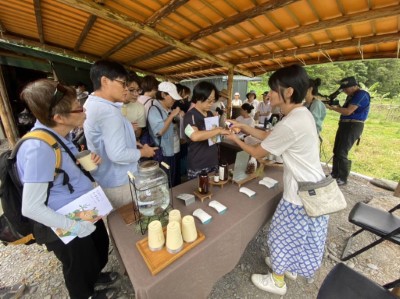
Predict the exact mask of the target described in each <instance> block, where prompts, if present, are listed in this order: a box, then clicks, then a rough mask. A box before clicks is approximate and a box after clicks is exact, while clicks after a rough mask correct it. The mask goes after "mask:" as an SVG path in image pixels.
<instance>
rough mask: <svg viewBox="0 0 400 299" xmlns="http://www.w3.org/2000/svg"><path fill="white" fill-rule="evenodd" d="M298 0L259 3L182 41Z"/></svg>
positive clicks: (190, 40) (209, 33)
mask: <svg viewBox="0 0 400 299" xmlns="http://www.w3.org/2000/svg"><path fill="white" fill-rule="evenodd" d="M296 1H299V0H284V1H282V0H271V1H269V2H266V3H263V4H260V5H257V6H256V7H255V8H251V9H248V10H246V11H243V12H241V13H239V14H236V15H234V16H231V17H229V18H226V19H224V20H223V21H221V22H219V23H217V24H214V25H211V26H208V27H206V28H204V29H202V30H200V31H198V32H195V33H193V34H191V35H189V36H188V37H186V38H184V39H183V40H182V42H183V43H185V44H190V43H191V42H193V41H195V40H197V39H200V38H203V37H205V36H208V35H211V34H213V33H216V32H218V31H221V30H222V29H225V28H228V27H230V26H234V25H236V24H239V23H241V22H244V21H246V20H248V19H251V18H254V17H257V16H259V15H262V14H265V13H266V12H268V11H271V10H275V9H278V8H281V7H283V6H285V5H289V4H291V3H293V2H296ZM172 49H173V48H172ZM172 49H171V47H170V46H167V47H164V48H161V49H159V50H158V55H162V54H165V53H167V52H169V51H171V50H172ZM151 57H152V56H149V55H143V56H140V57H137V58H136V59H135V62H139V61H140V62H141V61H143V60H147V59H150V58H151Z"/></svg>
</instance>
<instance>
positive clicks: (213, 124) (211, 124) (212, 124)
mask: <svg viewBox="0 0 400 299" xmlns="http://www.w3.org/2000/svg"><path fill="white" fill-rule="evenodd" d="M204 124H205V126H206V130H207V131H210V130H212V129H214V128H218V127H219V120H218V116H212V117H206V118H205V119H204ZM219 142H221V135H217V136H214V137H213V138H209V139H208V145H209V146H211V145H213V144H215V143H219Z"/></svg>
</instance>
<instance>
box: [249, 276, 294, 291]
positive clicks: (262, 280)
mask: <svg viewBox="0 0 400 299" xmlns="http://www.w3.org/2000/svg"><path fill="white" fill-rule="evenodd" d="M251 281H252V282H253V284H254V285H255V286H256V287H257V288H259V289H260V290H263V291H266V292H269V293H273V294H277V295H281V296H283V295H285V294H286V291H287V287H286V283H285V284H284V286H283V287H281V288H280V287H278V286H277V285H276V284H275V282H274V279H273V278H272V274H271V273H269V274H267V275H262V274H253V275H251Z"/></svg>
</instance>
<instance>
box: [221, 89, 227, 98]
mask: <svg viewBox="0 0 400 299" xmlns="http://www.w3.org/2000/svg"><path fill="white" fill-rule="evenodd" d="M219 96H220V97H224V98H226V99H227V98H228V91H227V90H226V89H222V90H221V91H220V92H219Z"/></svg>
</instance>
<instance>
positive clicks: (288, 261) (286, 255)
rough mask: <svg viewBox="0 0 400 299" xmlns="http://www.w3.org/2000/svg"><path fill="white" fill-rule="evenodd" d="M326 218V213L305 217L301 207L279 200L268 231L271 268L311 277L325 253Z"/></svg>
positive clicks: (327, 218)
mask: <svg viewBox="0 0 400 299" xmlns="http://www.w3.org/2000/svg"><path fill="white" fill-rule="evenodd" d="M328 220H329V216H320V217H315V218H313V217H308V216H307V214H306V211H305V210H304V207H302V206H298V205H295V204H292V203H290V202H288V201H286V200H284V199H282V200H281V201H280V203H279V204H278V207H277V209H276V211H275V214H274V216H273V217H272V222H271V226H270V228H269V231H268V247H269V251H270V258H271V263H272V269H273V271H274V272H275V273H277V274H280V275H281V274H283V273H285V271H290V272H293V273H297V274H299V275H302V276H304V277H306V278H311V277H313V276H314V273H315V272H316V271H317V270H318V268H319V267H320V265H321V262H322V258H323V256H324V248H325V241H326V235H327V231H328Z"/></svg>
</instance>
